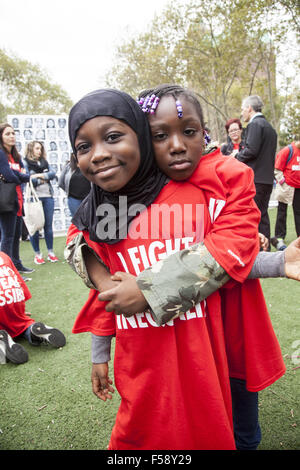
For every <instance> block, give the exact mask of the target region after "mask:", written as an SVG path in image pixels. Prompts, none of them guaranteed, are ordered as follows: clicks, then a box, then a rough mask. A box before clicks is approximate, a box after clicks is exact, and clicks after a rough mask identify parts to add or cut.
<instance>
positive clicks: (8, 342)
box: [0, 251, 66, 364]
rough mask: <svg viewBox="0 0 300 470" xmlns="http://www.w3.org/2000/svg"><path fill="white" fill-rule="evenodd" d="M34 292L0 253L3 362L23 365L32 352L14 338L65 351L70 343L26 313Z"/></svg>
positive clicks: (1, 350) (58, 331)
mask: <svg viewBox="0 0 300 470" xmlns="http://www.w3.org/2000/svg"><path fill="white" fill-rule="evenodd" d="M30 298H31V294H30V291H29V289H28V287H27V285H26V284H25V282H24V280H23V279H22V277H21V276H20V274H19V273H18V271H17V269H16V267H15V265H14V264H13V262H12V261H11V259H10V257H9V256H7V255H6V254H5V253H3V252H2V251H0V363H1V364H5V363H6V362H7V361H10V362H13V363H15V364H23V363H24V362H27V361H28V353H27V351H26V350H25V349H24V347H23V346H22V345H21V344H17V343H15V342H14V340H13V338H17V337H24V338H26V339H27V340H28V341H29V343H30V344H32V345H34V346H38V345H40V344H41V343H43V342H44V343H47V344H51V345H52V346H54V347H55V348H61V347H63V346H64V345H65V344H66V338H65V336H64V334H63V333H62V332H61V331H60V330H58V329H56V328H53V327H51V326H47V325H45V324H44V323H42V322H36V321H35V320H33V319H32V318H30V317H29V316H28V315H27V314H26V312H25V302H26V300H28V299H30Z"/></svg>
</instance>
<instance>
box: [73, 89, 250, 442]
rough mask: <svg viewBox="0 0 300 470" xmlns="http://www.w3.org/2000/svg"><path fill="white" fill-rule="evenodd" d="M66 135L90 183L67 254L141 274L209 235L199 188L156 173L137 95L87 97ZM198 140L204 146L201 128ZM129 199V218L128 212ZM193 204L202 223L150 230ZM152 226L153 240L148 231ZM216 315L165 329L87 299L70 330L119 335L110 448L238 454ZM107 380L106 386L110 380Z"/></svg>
mask: <svg viewBox="0 0 300 470" xmlns="http://www.w3.org/2000/svg"><path fill="white" fill-rule="evenodd" d="M69 134H70V140H71V144H72V147H73V150H74V153H75V154H76V156H77V159H78V164H79V167H80V170H81V171H82V173H83V174H84V175H85V176H86V177H87V178H88V179H89V180H90V181H91V182H92V183H93V185H92V191H91V193H90V195H89V197H88V198H87V199H86V200H85V201H84V202H83V204H82V205H81V206H80V208H79V210H78V211H77V213H76V215H75V217H74V218H73V224H72V225H71V227H70V229H69V232H68V238H67V243H68V247H70V245H71V244H72V243H75V244H76V243H81V244H82V245H85V246H86V247H87V249H88V251H90V252H93V253H95V254H96V255H97V259H101V260H102V263H104V264H105V266H107V268H109V270H111V271H112V272H114V271H115V270H120V268H122V267H123V269H125V267H126V268H127V269H128V271H129V272H131V273H133V274H137V273H138V272H139V271H140V270H143V269H144V268H145V267H146V266H149V265H150V264H151V263H153V262H154V261H159V260H160V259H162V258H163V257H164V256H165V255H166V252H170V251H173V250H176V249H181V248H184V247H185V246H186V247H188V246H189V245H190V244H192V243H193V242H194V241H196V240H197V239H200V240H201V235H202V234H201V232H203V233H205V232H206V231H207V230H209V228H210V225H211V221H210V216H209V211H208V209H207V207H206V204H205V198H204V197H203V192H202V190H201V189H200V188H199V187H198V186H197V185H194V184H190V183H184V184H183V183H178V182H176V181H168V179H167V178H166V176H165V175H164V174H163V173H162V172H161V171H159V169H158V168H157V167H156V165H155V164H154V158H153V153H152V144H151V136H150V130H149V127H148V123H147V118H146V116H145V115H144V113H143V112H142V111H141V109H140V108H139V106H138V104H137V103H136V102H135V100H133V99H132V98H131V97H129V96H128V95H126V94H125V93H121V92H118V91H116V90H99V91H97V92H93V93H91V94H89V95H86V96H85V97H84V98H83V99H82V100H80V101H79V103H77V104H76V105H75V106H74V107H73V108H72V110H71V112H70V116H69ZM196 139H197V143H196V142H195V146H197V147H198V148H199V145H201V144H202V140H203V127H201V126H200V124H199V126H198V132H197V137H196ZM238 166H239V164H238ZM125 196H126V201H127V204H128V210H126V211H125V213H122V212H121V209H120V204H121V203H122V201H123V199H122V198H123V197H125ZM137 203H139V207H138V208H137V207H136V206H137ZM196 203H198V205H200V208H202V211H201V210H200V209H199V210H200V212H199V214H198V216H199V218H198V219H197V213H195V210H194V211H193V210H191V212H190V213H189V214H188V213H184V217H183V218H175V219H174V218H171V220H170V222H169V223H168V224H166V225H164V224H165V218H164V217H162V218H159V219H158V221H157V219H154V220H156V223H154V225H153V224H152V222H153V218H154V217H155V210H156V209H157V208H159V209H162V210H165V206H168V207H169V206H170V205H171V206H172V207H173V205H174V204H177V206H176V207H177V208H178V210H179V211H180V210H181V211H183V208H184V206H185V205H189V206H188V207H189V208H190V209H193V208H194V207H196ZM104 204H105V207H104ZM104 209H105V210H104ZM112 209H113V210H112ZM103 210H104V212H103ZM137 210H138V212H140V215H138V216H137V212H136V211H137ZM255 218H256V213H254V219H255ZM250 219H251V217H250ZM114 222H116V223H114ZM252 222H253V220H252ZM252 222H250V226H251V223H252ZM256 224H257V221H256ZM147 227H148V228H149V227H153V228H154V232H155V233H153V232H152V231H151V233H150V232H149V231H148V229H146V232H147V233H144V230H145V228H147ZM200 227H202V230H199V229H200ZM165 229H166V230H167V229H168V230H169V232H168V234H167V235H166V233H165ZM183 229H184V230H185V231H183ZM80 240H81V242H80ZM256 242H257V240H254V242H253V244H254V245H255V246H256ZM158 266H159V263H157V267H158ZM221 277H222V275H221ZM220 308H221V305H220V297H219V294H218V293H216V294H212V295H211V296H209V298H208V299H207V300H206V301H205V302H203V301H200V300H199V301H197V302H196V303H195V305H194V306H193V308H191V309H189V312H187V313H186V314H184V315H183V316H182V317H178V318H176V319H174V320H173V319H170V320H169V321H168V322H167V324H166V325H165V326H159V325H158V324H157V323H156V322H155V321H154V319H153V317H152V315H151V313H150V312H143V313H141V314H138V315H136V316H134V317H131V318H128V319H125V317H124V318H121V317H116V316H115V315H114V314H113V313H111V312H107V311H106V310H105V303H103V302H99V300H98V291H97V290H96V289H92V290H91V291H90V295H89V298H88V301H87V302H86V304H85V305H84V307H83V308H82V310H81V312H80V313H79V315H78V317H77V319H76V322H75V325H74V328H73V331H74V332H82V331H91V332H92V333H94V334H96V335H103V336H105V335H111V334H116V347H115V359H114V374H115V384H116V387H117V389H118V391H119V393H120V396H121V405H120V408H119V410H118V413H117V417H116V422H115V425H114V428H113V431H112V435H111V439H110V443H109V449H111V450H116V449H170V450H171V449H234V448H235V443H234V437H233V429H232V416H231V397H230V386H229V377H228V366H227V357H226V351H225V344H224V332H223V322H222V318H221V310H220ZM93 367H94V365H93ZM103 368H105V365H103ZM106 370H107V369H106ZM106 379H107V383H109V379H108V373H106ZM102 391H103V389H102Z"/></svg>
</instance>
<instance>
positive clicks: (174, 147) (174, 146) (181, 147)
mask: <svg viewBox="0 0 300 470" xmlns="http://www.w3.org/2000/svg"><path fill="white" fill-rule="evenodd" d="M185 150H186V146H185V143H184V139H183V138H182V137H181V136H179V135H177V134H174V135H173V136H172V137H171V148H170V151H171V153H173V152H174V153H179V152H183V151H185Z"/></svg>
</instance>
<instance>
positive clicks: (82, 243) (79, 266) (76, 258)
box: [64, 225, 116, 291]
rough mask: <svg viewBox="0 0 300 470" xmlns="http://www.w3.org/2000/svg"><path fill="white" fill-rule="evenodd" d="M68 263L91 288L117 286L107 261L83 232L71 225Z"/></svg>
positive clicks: (65, 253) (66, 256) (67, 247)
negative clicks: (93, 247)
mask: <svg viewBox="0 0 300 470" xmlns="http://www.w3.org/2000/svg"><path fill="white" fill-rule="evenodd" d="M64 256H65V259H66V261H67V263H68V264H69V265H70V266H71V267H72V269H73V270H74V271H75V272H76V274H78V275H79V276H80V277H81V279H82V280H83V282H84V283H85V285H86V286H87V287H89V288H90V289H95V290H99V291H101V290H106V289H110V288H112V287H115V285H116V282H114V281H112V279H111V275H110V271H109V268H108V266H107V265H106V264H105V262H104V261H103V260H102V259H101V258H100V257H99V256H98V255H97V254H96V253H95V251H94V250H93V249H92V248H91V247H90V246H89V245H88V244H87V242H86V240H85V238H84V236H83V233H82V232H81V231H79V230H78V229H77V228H76V227H75V226H74V225H71V226H70V228H69V230H68V235H67V245H66V247H65V252H64Z"/></svg>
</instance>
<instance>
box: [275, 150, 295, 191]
mask: <svg viewBox="0 0 300 470" xmlns="http://www.w3.org/2000/svg"><path fill="white" fill-rule="evenodd" d="M291 145H292V147H293V155H292V158H291V160H290V161H289V162H288V164H287V159H288V156H289V153H290V149H289V147H288V146H287V147H284V148H283V149H281V150H280V152H278V154H277V156H276V160H275V168H276V169H277V170H281V171H283V174H284V177H285V181H286V183H287V184H288V185H289V186H292V187H293V188H300V149H299V148H298V147H296V145H295V143H294V142H292V144H291Z"/></svg>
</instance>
